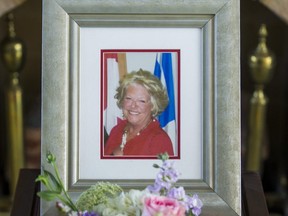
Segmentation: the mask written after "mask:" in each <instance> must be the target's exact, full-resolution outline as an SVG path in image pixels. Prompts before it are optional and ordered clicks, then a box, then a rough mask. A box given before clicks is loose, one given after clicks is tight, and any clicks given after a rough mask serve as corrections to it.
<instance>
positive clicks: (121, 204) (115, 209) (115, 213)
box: [93, 189, 149, 216]
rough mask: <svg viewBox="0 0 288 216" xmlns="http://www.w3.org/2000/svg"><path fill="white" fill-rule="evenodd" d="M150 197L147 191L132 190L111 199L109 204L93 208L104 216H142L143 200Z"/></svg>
mask: <svg viewBox="0 0 288 216" xmlns="http://www.w3.org/2000/svg"><path fill="white" fill-rule="evenodd" d="M147 194H148V195H149V192H148V191H147V190H143V191H139V190H133V189H132V190H130V191H128V192H126V193H125V192H122V193H121V194H120V195H119V196H118V197H115V198H111V199H109V200H108V202H107V203H105V204H104V203H103V204H100V205H97V206H95V207H94V208H93V210H94V211H97V212H99V213H100V214H101V215H103V216H131V215H133V216H141V212H142V209H143V199H144V197H145V196H147Z"/></svg>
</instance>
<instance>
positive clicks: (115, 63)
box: [104, 53, 126, 134]
mask: <svg viewBox="0 0 288 216" xmlns="http://www.w3.org/2000/svg"><path fill="white" fill-rule="evenodd" d="M123 61H125V62H126V59H125V56H123V53H122V54H121V53H105V54H104V82H105V88H104V127H105V130H106V132H107V134H110V131H111V129H112V128H113V127H114V126H115V125H116V124H117V122H118V119H119V118H122V111H121V110H120V109H119V108H118V106H117V101H116V99H115V98H114V95H115V94H116V88H117V87H118V85H119V79H120V77H122V76H123V75H124V74H125V73H126V71H123V68H124V70H125V67H123V65H124V66H125V65H126V63H123ZM108 82H109V85H108Z"/></svg>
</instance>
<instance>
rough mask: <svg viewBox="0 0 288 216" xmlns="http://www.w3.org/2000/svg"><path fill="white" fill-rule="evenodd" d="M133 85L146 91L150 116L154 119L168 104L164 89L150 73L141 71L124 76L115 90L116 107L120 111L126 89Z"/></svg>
mask: <svg viewBox="0 0 288 216" xmlns="http://www.w3.org/2000/svg"><path fill="white" fill-rule="evenodd" d="M134 83H136V84H139V85H141V86H143V87H144V88H145V89H146V90H147V91H148V93H149V95H150V97H151V103H152V110H151V114H152V116H153V117H156V116H157V115H159V114H160V113H161V112H163V111H164V109H165V108H166V106H167V105H168V103H169V99H168V95H167V91H166V89H165V88H164V86H163V85H162V83H161V81H160V80H159V79H158V78H157V77H156V76H154V75H153V74H152V73H151V72H149V71H145V70H142V69H140V70H139V71H133V72H131V73H128V74H126V75H125V76H124V77H123V79H122V80H120V81H119V87H118V88H117V89H116V92H117V93H116V95H115V99H117V106H118V107H119V108H120V109H122V107H123V100H124V97H125V94H126V90H127V87H128V86H130V85H131V84H134Z"/></svg>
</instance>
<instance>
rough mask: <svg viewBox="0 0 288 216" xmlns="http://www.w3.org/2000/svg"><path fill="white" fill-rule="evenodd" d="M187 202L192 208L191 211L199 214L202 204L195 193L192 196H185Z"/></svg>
mask: <svg viewBox="0 0 288 216" xmlns="http://www.w3.org/2000/svg"><path fill="white" fill-rule="evenodd" d="M187 204H188V206H189V208H190V209H191V210H192V213H193V214H194V215H196V216H198V215H200V214H201V208H202V206H203V203H202V201H201V200H200V199H199V198H198V195H197V194H194V195H193V196H192V197H190V196H187Z"/></svg>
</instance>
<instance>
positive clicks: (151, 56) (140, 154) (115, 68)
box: [100, 49, 181, 159]
mask: <svg viewBox="0 0 288 216" xmlns="http://www.w3.org/2000/svg"><path fill="white" fill-rule="evenodd" d="M180 60H181V58H180V50H168V49H167V50H163V49H154V50H151V49H143V50H137V49H135V50H126V49H123V50H114V49H111V50H105V49H103V50H101V78H100V80H101V123H102V125H101V126H100V128H101V131H100V135H101V145H100V148H101V149H100V152H101V153H100V154H101V158H102V159H156V158H157V155H158V154H160V153H163V151H162V148H159V151H158V152H156V153H154V152H153V153H152V151H151V154H150V153H149V151H148V148H146V147H145V148H143V149H141V146H145V145H146V146H149V145H148V142H146V141H145V139H143V137H141V136H140V134H141V133H139V135H137V136H136V137H135V139H132V140H133V142H130V145H131V146H132V145H133V148H132V147H131V148H130V149H128V151H126V152H125V153H126V154H124V155H122V156H118V157H117V156H116V155H110V154H111V153H110V154H109V153H107V150H108V149H109V148H110V149H113V148H114V143H115V145H117V146H119V144H118V143H120V142H121V141H122V139H123V134H122V129H121V130H120V134H119V133H112V136H111V135H110V134H111V130H112V129H113V128H115V126H116V125H119V124H121V123H122V122H123V121H124V122H125V120H126V118H125V117H123V111H122V109H120V108H119V105H118V104H117V103H118V101H117V99H116V98H115V95H116V89H117V88H118V87H119V81H120V80H122V79H123V78H124V77H125V76H126V75H128V74H131V73H132V72H138V71H140V70H143V71H148V72H150V73H151V74H153V75H154V76H155V77H157V78H158V79H159V80H161V84H162V85H163V87H164V88H165V89H166V92H167V95H168V100H169V103H168V105H167V107H166V108H165V110H164V111H163V112H162V113H161V114H160V115H158V116H155V117H153V121H155V122H156V121H158V122H159V124H160V126H161V127H159V128H162V130H163V131H165V133H166V134H167V135H168V136H169V138H170V141H171V146H172V148H173V155H170V159H176V158H180V152H181V149H180V126H179V125H180V124H179V121H178V119H179V116H180V114H179V111H180V107H179V106H180V97H179V95H180V88H179V87H180V86H181V83H180V74H181V73H180V64H181V63H180ZM126 77H127V76H126ZM138 79H139V78H138ZM144 79H146V78H145V77H143V78H141V80H144ZM138 82H139V81H138ZM153 84H154V83H153ZM129 99H130V98H129ZM133 109H134V110H133V111H138V108H137V107H133ZM140 109H141V108H140ZM150 123H152V121H149V122H148V124H147V127H145V129H146V130H145V129H144V128H143V129H144V130H143V129H141V132H145V133H144V135H143V133H142V135H143V136H144V137H145V136H146V135H147V134H148V135H150V136H152V134H151V132H150V131H148V130H149V129H150V128H151V129H152V124H150ZM116 128H117V127H116ZM116 128H115V129H116ZM115 129H114V130H115ZM145 134H146V135H145ZM141 141H144V142H141ZM149 142H151V144H152V145H160V143H156V144H155V143H154V141H153V140H151V141H150V139H149ZM107 143H108V144H107ZM110 146H112V147H113V148H112V147H110ZM104 150H105V151H104ZM145 151H146V152H147V153H145ZM134 152H135V153H134ZM166 152H167V150H166Z"/></svg>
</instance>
